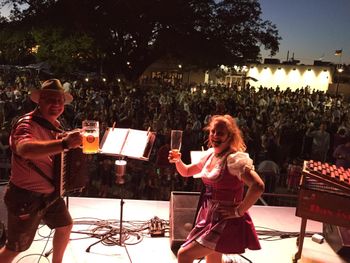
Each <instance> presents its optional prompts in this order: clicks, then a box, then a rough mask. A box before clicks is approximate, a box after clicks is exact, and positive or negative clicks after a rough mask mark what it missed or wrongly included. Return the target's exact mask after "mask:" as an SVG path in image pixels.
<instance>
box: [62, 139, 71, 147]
mask: <svg viewBox="0 0 350 263" xmlns="http://www.w3.org/2000/svg"><path fill="white" fill-rule="evenodd" d="M61 145H62V149H63V150H69V145H68V142H67V140H65V139H62V141H61Z"/></svg>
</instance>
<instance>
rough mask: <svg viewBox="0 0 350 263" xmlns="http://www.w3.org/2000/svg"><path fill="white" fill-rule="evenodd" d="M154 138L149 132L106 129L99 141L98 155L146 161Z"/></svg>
mask: <svg viewBox="0 0 350 263" xmlns="http://www.w3.org/2000/svg"><path fill="white" fill-rule="evenodd" d="M154 137H155V135H154V134H153V133H152V132H149V131H143V130H136V129H127V128H108V129H107V131H106V132H105V134H104V136H103V139H102V141H101V145H100V153H102V154H109V155H115V156H127V157H130V158H135V159H144V160H147V159H148V157H149V153H150V151H149V150H150V148H152V146H153V142H154ZM150 144H151V145H150Z"/></svg>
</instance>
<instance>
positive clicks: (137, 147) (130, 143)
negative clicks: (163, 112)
mask: <svg viewBox="0 0 350 263" xmlns="http://www.w3.org/2000/svg"><path fill="white" fill-rule="evenodd" d="M147 142H148V136H147V131H141V130H129V134H128V137H127V140H126V141H125V144H124V147H123V150H122V154H123V155H125V156H133V157H139V158H141V157H143V153H144V151H145V148H146V145H147Z"/></svg>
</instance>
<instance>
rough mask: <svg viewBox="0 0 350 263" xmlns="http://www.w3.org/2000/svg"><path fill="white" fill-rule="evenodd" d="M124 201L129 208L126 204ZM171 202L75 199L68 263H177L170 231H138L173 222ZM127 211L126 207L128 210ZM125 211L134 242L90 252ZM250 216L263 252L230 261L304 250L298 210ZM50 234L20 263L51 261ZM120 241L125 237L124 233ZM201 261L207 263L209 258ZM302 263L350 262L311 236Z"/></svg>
mask: <svg viewBox="0 0 350 263" xmlns="http://www.w3.org/2000/svg"><path fill="white" fill-rule="evenodd" d="M66 201H67V199H66ZM121 201H123V202H121ZM122 203H123V206H121V204H122ZM169 203H170V202H169V201H146V200H129V199H124V200H120V199H103V198H83V197H69V199H68V208H69V211H70V213H71V215H72V217H73V219H74V222H75V224H74V226H73V233H72V234H71V240H70V242H69V244H68V247H67V250H66V253H65V256H64V260H63V263H96V262H103V263H109V262H118V263H121V262H133V263H148V262H156V263H158V262H159V263H168V262H169V263H172V262H174V263H175V262H177V260H176V255H175V254H174V253H173V251H172V250H171V247H170V238H169V232H168V231H166V233H165V236H164V237H151V236H150V235H149V234H148V231H143V232H137V231H136V232H133V231H134V230H135V229H141V228H145V226H146V227H147V226H148V225H147V224H148V223H149V222H150V220H151V219H155V218H158V219H159V221H160V222H169V212H170V211H169ZM121 207H123V209H122V210H121ZM121 211H122V212H123V224H122V230H123V231H124V229H127V231H129V233H131V234H130V235H128V236H129V237H130V238H129V239H127V240H126V241H125V242H123V243H122V244H125V246H119V245H111V244H110V242H109V241H108V239H106V240H107V241H106V242H104V243H103V244H102V243H101V242H99V243H97V244H96V245H94V246H92V247H91V248H90V250H89V252H87V251H86V250H87V248H88V247H89V246H90V245H91V244H93V243H95V242H97V241H98V240H99V239H97V238H95V237H91V233H94V234H101V233H106V232H107V231H109V229H107V228H108V226H111V225H112V226H113V227H116V228H118V227H119V226H120V217H121ZM250 214H251V216H252V218H253V221H254V224H255V227H256V229H257V231H258V234H259V238H260V240H261V241H260V242H261V246H262V249H261V250H258V251H250V250H246V252H245V253H244V254H242V255H227V262H232V263H234V262H237V263H238V262H239V263H246V262H254V263H265V262H269V263H285V262H292V261H293V257H294V255H295V253H296V252H297V249H298V248H297V235H298V234H299V231H300V224H301V218H299V217H297V216H295V208H293V207H274V206H253V207H252V208H251V209H250ZM158 219H157V220H158ZM104 223H106V226H107V227H105V228H104V227H101V225H103V224H104ZM176 227H177V226H176ZM179 227H182V226H179ZM306 231H307V233H309V234H310V235H311V234H313V233H319V234H322V223H321V222H316V221H312V220H308V221H307V227H306ZM49 235H50V230H49V229H48V228H47V227H46V226H41V227H40V228H39V229H38V231H37V235H36V241H34V242H33V244H32V246H31V247H30V248H29V250H27V251H25V252H23V253H21V254H20V255H19V256H18V257H17V258H16V259H15V261H14V262H25V263H31V262H33V263H34V262H35V263H36V262H51V254H50V253H49V251H50V248H51V242H52V239H49V238H47V236H49ZM281 236H283V237H284V238H281ZM116 237H119V234H118V233H117V234H116ZM45 253H47V254H48V257H47V258H46V257H44V256H42V257H40V255H41V254H45ZM196 262H205V260H202V261H196ZM298 262H301V263H305V262H307V263H312V262H313V263H345V262H349V259H345V258H341V257H340V256H339V255H338V254H337V253H336V252H335V251H334V250H333V249H332V248H331V247H330V245H329V244H328V243H327V242H326V241H324V242H323V243H321V244H319V243H316V242H314V241H313V240H312V238H311V237H306V238H305V240H304V246H303V251H302V257H301V259H300V260H299V261H298Z"/></svg>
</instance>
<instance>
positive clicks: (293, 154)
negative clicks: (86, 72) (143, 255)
mask: <svg viewBox="0 0 350 263" xmlns="http://www.w3.org/2000/svg"><path fill="white" fill-rule="evenodd" d="M0 77H1V79H0V86H1V89H0V125H1V145H0V150H1V152H2V154H1V156H2V157H1V158H2V159H1V160H4V161H6V158H8V156H9V152H10V150H9V148H8V136H9V134H8V133H9V130H10V128H11V126H12V125H13V120H14V119H16V117H17V116H20V115H22V114H24V113H26V112H29V111H31V110H33V109H34V108H35V107H36V105H35V103H33V102H32V101H31V100H30V99H29V95H30V92H31V89H32V88H36V87H38V86H40V84H39V83H38V81H37V80H36V79H35V78H34V77H32V75H31V74H17V75H12V76H10V77H9V74H2V75H1V76H0ZM60 79H61V82H62V83H63V87H64V88H65V89H66V90H67V91H69V92H70V93H71V94H72V96H73V97H74V100H73V101H72V103H70V104H66V105H65V111H64V113H63V114H62V116H61V122H62V123H64V125H65V128H66V129H67V130H72V129H75V128H80V127H81V123H82V120H84V119H92V120H97V121H99V122H100V133H101V134H100V138H102V137H103V135H104V131H105V129H106V128H107V127H112V125H113V124H115V125H116V126H117V127H122V128H125V127H126V128H133V129H141V130H147V129H150V130H151V131H152V132H155V133H156V141H155V143H154V145H153V148H152V153H151V156H150V159H149V161H140V160H132V159H130V160H128V164H127V171H126V175H125V184H123V185H119V184H116V183H115V174H114V169H113V166H114V159H113V158H111V157H110V156H104V155H101V154H95V155H90V156H88V159H89V162H88V166H89V169H88V171H89V178H90V179H89V180H88V185H87V187H86V188H85V189H84V191H83V193H81V194H82V195H86V196H94V197H96V196H100V197H120V196H121V195H122V194H123V196H124V197H125V198H134V199H156V200H169V197H170V192H171V191H177V190H179V191H198V190H200V189H201V183H200V182H199V181H198V180H196V179H193V178H185V179H184V178H181V177H180V175H179V174H178V172H177V171H176V169H175V167H174V165H173V164H171V163H169V162H168V159H167V157H168V152H169V147H170V146H169V142H170V131H171V130H172V129H180V130H183V141H182V147H181V153H182V159H183V161H184V163H187V164H188V163H190V161H191V156H190V152H191V151H201V150H203V149H207V147H208V146H207V134H206V133H205V132H204V131H203V127H205V126H206V125H207V124H208V122H209V120H210V117H211V116H213V115H216V114H230V115H232V116H234V117H235V121H236V122H237V125H238V126H239V127H240V129H241V130H242V133H243V139H244V141H245V143H246V146H247V152H248V153H249V156H250V157H251V158H252V159H253V160H254V164H255V169H256V170H257V171H258V172H259V174H261V176H262V177H263V179H264V180H265V184H266V190H265V191H268V192H272V193H273V192H274V191H275V190H276V188H277V187H284V188H286V189H288V190H289V191H290V192H295V191H296V189H297V184H298V176H300V171H301V170H300V167H301V166H302V163H303V160H309V159H312V160H319V161H321V162H330V163H342V165H344V166H347V167H348V165H349V156H347V155H349V154H347V150H346V149H345V150H344V145H345V144H346V143H347V142H348V141H349V137H348V135H349V129H350V120H349V103H348V99H347V98H345V97H342V96H334V95H330V94H327V93H325V92H323V91H318V90H317V89H315V90H311V89H310V88H308V87H306V88H303V87H301V88H300V89H297V90H294V91H292V90H290V89H286V90H281V89H279V88H278V87H277V88H276V87H252V86H247V87H244V88H238V87H228V86H225V85H215V86H211V85H207V84H199V85H197V86H196V89H193V87H192V89H191V88H190V87H188V86H187V85H181V84H178V85H173V84H171V83H162V82H161V81H159V82H158V83H157V84H154V85H144V84H139V85H136V86H135V85H133V86H128V85H126V84H124V83H122V82H108V81H107V82H103V81H101V82H97V81H95V82H91V81H89V82H88V81H85V80H84V79H83V80H76V79H70V78H67V77H62V78H60ZM341 145H342V147H341V148H342V151H341V152H342V153H341V154H339V149H338V150H337V151H336V149H337V148H339V146H341ZM347 145H349V144H347ZM347 147H349V146H347ZM344 152H345V154H344ZM267 161H268V162H267ZM1 167H3V166H1ZM1 172H2V173H1V178H2V179H6V178H8V169H5V168H2V170H1ZM5 172H6V173H7V174H6V173H5Z"/></svg>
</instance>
